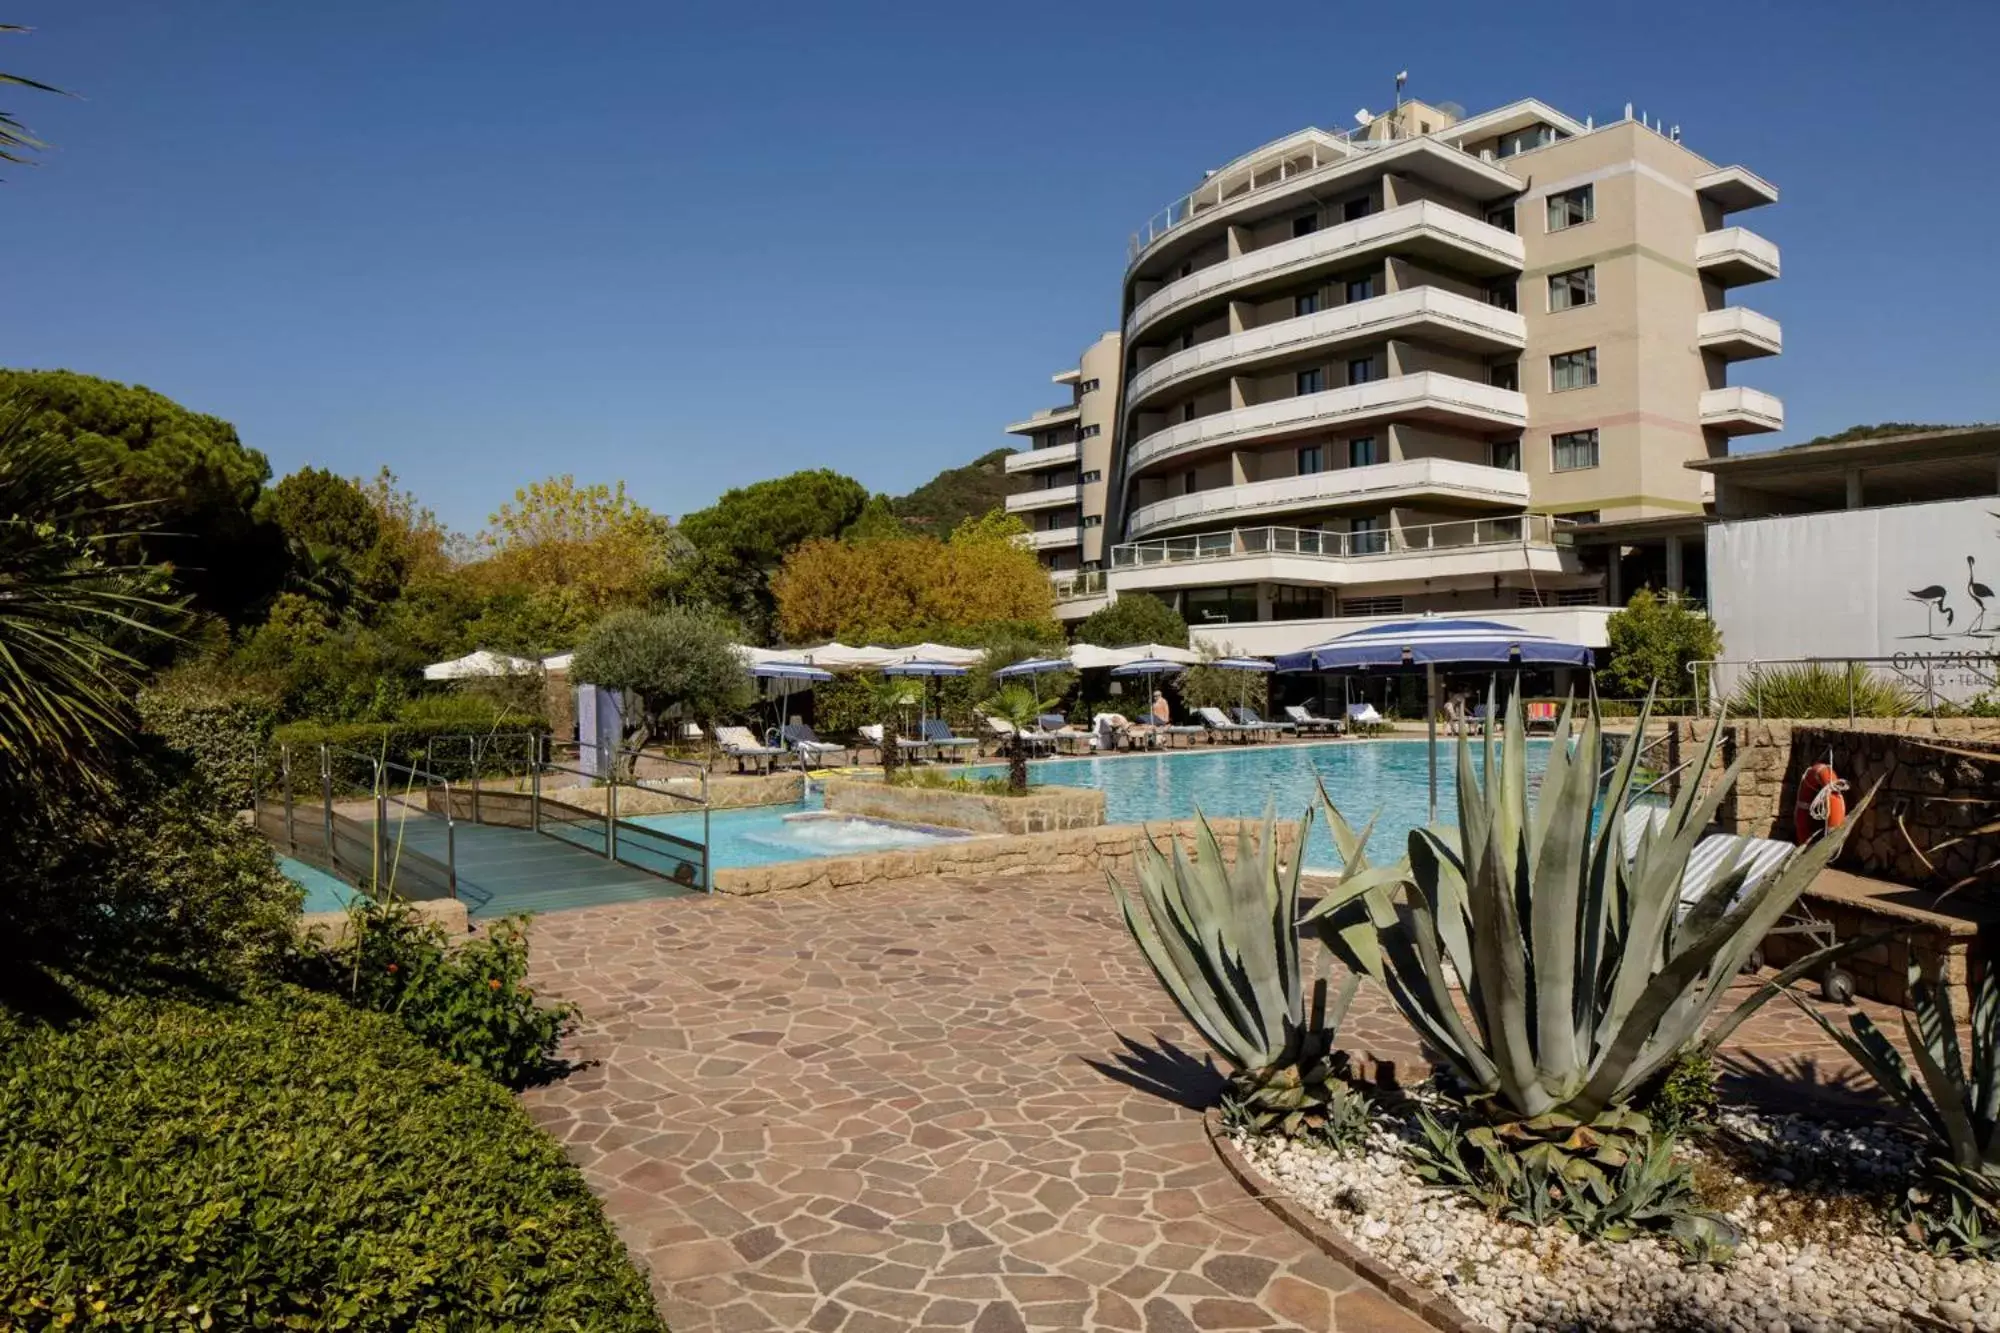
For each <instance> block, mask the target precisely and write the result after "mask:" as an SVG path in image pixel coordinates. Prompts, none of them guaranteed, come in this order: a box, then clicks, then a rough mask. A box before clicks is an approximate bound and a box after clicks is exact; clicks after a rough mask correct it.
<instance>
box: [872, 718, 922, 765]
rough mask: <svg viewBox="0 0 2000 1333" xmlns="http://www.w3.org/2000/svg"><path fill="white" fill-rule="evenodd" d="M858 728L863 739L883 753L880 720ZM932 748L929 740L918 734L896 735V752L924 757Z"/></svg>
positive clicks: (877, 752) (878, 753) (876, 751)
mask: <svg viewBox="0 0 2000 1333" xmlns="http://www.w3.org/2000/svg"><path fill="white" fill-rule="evenodd" d="M858 730H859V731H860V732H861V739H862V740H865V741H867V742H868V743H869V744H870V745H872V746H874V747H875V753H876V754H877V755H880V754H881V753H882V724H881V723H880V722H871V723H869V724H868V725H866V726H864V727H860V728H858ZM930 748H931V747H930V742H929V741H926V740H923V739H921V738H919V737H916V736H898V737H896V752H897V753H898V754H904V755H908V756H909V757H910V758H912V759H921V758H923V757H924V752H925V751H926V750H928V749H930Z"/></svg>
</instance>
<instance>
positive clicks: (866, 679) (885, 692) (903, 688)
mask: <svg viewBox="0 0 2000 1333" xmlns="http://www.w3.org/2000/svg"><path fill="white" fill-rule="evenodd" d="M856 679H858V680H859V681H860V682H861V688H862V689H863V690H864V691H865V693H866V696H867V697H866V704H867V710H868V715H869V716H870V717H872V718H874V719H875V721H876V722H877V724H879V725H880V726H881V728H882V777H883V779H884V780H887V779H889V778H892V777H893V776H894V775H895V772H896V764H897V762H898V761H899V760H900V759H901V758H902V754H901V752H900V751H899V750H898V748H897V745H896V719H897V718H899V717H900V716H902V712H903V710H904V709H905V708H908V707H909V706H910V705H911V704H913V703H915V702H916V701H917V694H916V687H914V686H912V685H911V683H910V681H909V680H908V679H906V678H905V677H902V676H884V675H879V674H876V673H873V672H864V673H862V674H861V675H860V676H858V677H856Z"/></svg>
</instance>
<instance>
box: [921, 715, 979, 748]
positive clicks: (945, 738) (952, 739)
mask: <svg viewBox="0 0 2000 1333" xmlns="http://www.w3.org/2000/svg"><path fill="white" fill-rule="evenodd" d="M924 743H925V744H926V745H929V746H930V747H931V748H932V749H934V750H941V751H944V752H945V753H947V754H955V755H961V756H963V755H964V754H965V753H966V752H967V751H968V750H969V751H971V752H972V754H973V755H975V756H976V755H978V753H979V741H978V739H977V738H976V737H972V736H954V735H952V734H951V724H950V723H949V722H946V721H945V720H944V719H943V718H941V717H934V718H930V719H928V720H926V721H925V723H924Z"/></svg>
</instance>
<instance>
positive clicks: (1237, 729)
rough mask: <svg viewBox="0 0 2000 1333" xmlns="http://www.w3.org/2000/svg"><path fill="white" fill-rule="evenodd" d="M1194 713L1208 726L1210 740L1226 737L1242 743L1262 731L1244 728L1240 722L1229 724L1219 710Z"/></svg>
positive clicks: (1196, 710)
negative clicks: (1216, 737)
mask: <svg viewBox="0 0 2000 1333" xmlns="http://www.w3.org/2000/svg"><path fill="white" fill-rule="evenodd" d="M1194 713H1195V716H1196V717H1198V718H1200V719H1201V720H1202V721H1203V722H1204V723H1206V724H1207V725H1208V730H1209V735H1210V737H1211V738H1213V737H1215V736H1227V737H1229V738H1230V739H1231V740H1239V741H1243V740H1249V739H1250V738H1251V737H1252V736H1254V735H1256V734H1258V733H1259V732H1261V731H1263V730H1264V728H1262V727H1246V726H1244V725H1243V724H1242V723H1241V722H1231V721H1230V720H1229V719H1228V718H1226V717H1224V716H1223V715H1222V710H1221V709H1220V708H1197V709H1195V710H1194Z"/></svg>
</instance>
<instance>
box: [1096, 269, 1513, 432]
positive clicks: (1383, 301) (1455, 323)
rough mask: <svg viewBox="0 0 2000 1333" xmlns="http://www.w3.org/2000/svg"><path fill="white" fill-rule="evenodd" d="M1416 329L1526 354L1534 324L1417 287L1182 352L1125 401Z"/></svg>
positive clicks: (1142, 377) (1141, 377)
mask: <svg viewBox="0 0 2000 1333" xmlns="http://www.w3.org/2000/svg"><path fill="white" fill-rule="evenodd" d="M1414 329H1422V330H1423V331H1424V332H1425V333H1426V334H1428V335H1429V336H1430V337H1432V338H1433V339H1434V340H1436V341H1438V342H1441V343H1446V344H1449V345H1451V346H1455V347H1464V348H1469V349H1471V350H1473V351H1476V352H1503V351H1519V350H1520V349H1521V348H1523V347H1525V346H1526V345H1527V342H1528V322H1527V321H1526V320H1525V319H1523V318H1521V316H1520V315H1518V314H1516V313H1514V312H1513V311H1511V310H1502V309H1501V308H1500V307H1499V306H1494V305H1488V304H1486V302H1484V301H1475V300H1473V299H1472V298H1471V297H1469V296H1460V295H1459V294H1458V293H1457V292H1452V291H1446V290H1445V289H1444V288H1442V287H1413V288H1411V289H1410V290H1409V291H1405V292H1391V293H1390V294H1389V295H1387V296H1377V297H1372V298H1370V299H1369V300H1366V301H1356V302H1354V303H1353V304H1352V305H1342V306H1335V307H1333V308H1332V309H1331V310H1322V311H1319V312H1318V313H1317V314H1312V315H1304V316H1301V317H1299V318H1297V319H1285V320H1279V321H1278V322H1276V323H1274V324H1266V325H1264V326H1263V327H1261V328H1255V329H1249V330H1246V331H1245V332H1242V333H1232V334H1230V335H1229V336H1228V337H1226V338H1214V339H1211V340H1209V341H1208V342H1205V343H1202V344H1200V345H1199V346H1195V347H1189V348H1186V349H1184V350H1182V351H1179V352H1175V353H1174V354H1173V355H1172V356H1169V357H1164V358H1162V359H1161V360H1158V361H1155V362H1154V363H1153V364H1152V365H1150V366H1147V367H1146V368H1145V369H1144V370H1142V371H1140V372H1139V373H1138V374H1136V375H1134V376H1133V377H1132V382H1131V384H1130V385H1129V386H1127V388H1126V391H1125V393H1126V401H1127V403H1128V404H1129V405H1130V406H1132V407H1137V406H1139V405H1140V404H1141V403H1144V402H1145V401H1146V400H1147V399H1149V398H1152V397H1154V396H1156V395H1158V394H1160V393H1163V392H1165V391H1166V390H1168V389H1180V388H1186V387H1188V386H1190V385H1193V384H1198V383H1200V382H1201V381H1203V380H1206V379H1210V378H1212V377H1214V376H1217V375H1220V374H1223V373H1225V372H1228V373H1232V374H1233V373H1234V372H1236V371H1238V370H1244V369H1248V368H1249V367H1251V366H1256V365H1260V364H1262V363H1264V362H1267V361H1273V360H1277V359H1278V358H1281V357H1287V356H1296V355H1298V354H1299V353H1301V352H1306V351H1310V350H1314V349H1332V348H1336V347H1341V346H1346V345H1351V344H1354V343H1362V342H1373V341H1378V340H1380V339H1382V338H1388V337H1394V336H1395V335H1397V334H1399V333H1405V332H1408V331H1410V330H1414Z"/></svg>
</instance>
